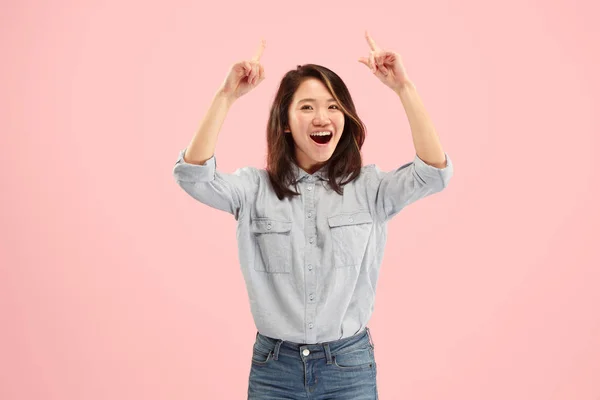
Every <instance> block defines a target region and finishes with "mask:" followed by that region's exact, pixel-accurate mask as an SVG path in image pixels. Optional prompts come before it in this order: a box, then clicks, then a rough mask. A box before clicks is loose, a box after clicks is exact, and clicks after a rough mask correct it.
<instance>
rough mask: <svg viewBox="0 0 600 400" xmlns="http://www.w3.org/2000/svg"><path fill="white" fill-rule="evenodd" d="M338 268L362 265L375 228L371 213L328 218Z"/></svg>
mask: <svg viewBox="0 0 600 400" xmlns="http://www.w3.org/2000/svg"><path fill="white" fill-rule="evenodd" d="M327 220H328V223H329V228H330V231H331V240H332V246H333V265H334V266H335V267H336V268H341V267H355V266H359V265H360V264H361V263H362V259H363V257H364V255H365V251H366V249H367V243H368V242H369V237H370V235H371V229H372V227H373V218H372V217H371V214H370V213H369V211H356V212H347V213H341V214H336V215H331V216H330V217H328V219H327Z"/></svg>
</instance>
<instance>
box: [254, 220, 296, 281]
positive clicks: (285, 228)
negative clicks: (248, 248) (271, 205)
mask: <svg viewBox="0 0 600 400" xmlns="http://www.w3.org/2000/svg"><path fill="white" fill-rule="evenodd" d="M291 230H292V222H291V221H279V220H274V219H270V218H258V219H254V220H252V222H251V224H250V231H251V232H252V233H253V234H254V238H255V240H256V247H258V248H257V249H256V251H255V258H254V269H255V270H257V271H264V272H268V273H290V271H291V270H292V236H291Z"/></svg>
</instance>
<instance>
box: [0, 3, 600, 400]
mask: <svg viewBox="0 0 600 400" xmlns="http://www.w3.org/2000/svg"><path fill="white" fill-rule="evenodd" d="M52 3H53V4H49V2H48V3H45V2H32V1H20V2H17V1H12V2H3V4H2V18H1V19H2V23H1V24H0V32H1V36H0V39H1V43H2V47H1V50H2V60H3V61H2V63H1V65H0V79H1V82H0V83H1V87H2V90H1V93H2V94H1V95H0V96H1V103H0V106H1V107H0V124H1V126H0V132H1V134H0V140H1V141H0V152H1V154H0V177H1V185H2V191H1V192H2V195H1V196H0V202H1V203H0V204H1V207H0V323H1V326H0V398H1V399H3V400H16V399H36V400H38V399H39V400H42V399H43V400H55V399H56V400H75V399H78V400H79V399H86V400H96V399H111V400H114V399H145V400H146V399H147V400H155V399H180V400H184V399H208V398H211V399H212V398H215V399H216V398H223V399H242V398H246V397H245V396H246V390H247V384H248V373H249V370H250V357H251V352H252V344H253V342H254V336H255V333H256V331H255V328H254V324H253V322H252V318H251V315H250V310H249V306H248V301H247V295H246V291H245V286H244V282H243V279H242V275H241V272H240V270H239V264H238V258H237V253H236V243H235V220H234V219H233V216H231V215H229V214H226V213H224V212H221V211H217V210H213V209H210V208H208V207H206V206H204V205H202V204H201V203H198V202H196V201H195V200H193V199H192V198H191V197H189V196H188V195H186V194H185V193H184V192H183V190H182V189H180V188H179V187H178V186H177V184H176V183H175V181H174V179H173V176H172V168H173V166H174V163H175V160H176V158H177V155H178V152H179V150H181V149H182V148H183V147H185V146H186V145H187V144H188V143H189V141H190V140H191V138H192V136H193V135H194V133H195V132H196V130H197V128H198V126H199V122H200V120H201V118H202V117H203V115H204V112H205V111H206V109H207V106H208V104H209V102H210V100H211V98H212V95H213V94H214V92H215V91H216V89H217V88H218V86H219V85H220V84H221V82H222V81H223V79H224V78H225V75H226V73H227V70H228V68H229V67H230V66H231V64H232V63H234V62H236V61H239V60H241V59H247V58H250V57H251V56H252V55H253V53H254V51H255V49H256V48H257V46H258V44H259V40H260V38H261V37H264V38H266V40H267V49H266V50H265V53H264V56H263V58H262V62H263V65H264V67H265V71H266V75H267V79H266V80H265V81H264V82H263V83H262V84H261V85H260V86H259V87H258V88H257V89H255V90H254V91H253V92H251V93H249V94H248V95H246V96H244V97H243V98H241V99H240V100H239V102H238V103H236V104H235V105H234V106H233V108H232V109H231V112H230V115H229V116H228V118H227V120H226V122H225V124H224V126H223V129H222V131H221V135H220V137H219V142H218V146H217V155H218V159H219V167H220V169H221V170H222V171H224V172H232V171H233V170H235V169H236V168H239V167H242V166H246V165H251V166H256V167H264V159H265V154H266V149H265V143H266V140H265V125H266V120H267V116H268V110H269V107H270V104H271V101H272V98H273V96H274V94H275V89H276V86H277V84H278V82H279V80H280V79H281V77H282V76H283V74H284V73H285V72H286V71H287V70H289V69H291V68H294V67H295V66H296V65H297V64H302V63H309V62H314V63H319V64H323V65H325V66H328V67H329V68H331V69H333V70H334V71H336V72H337V73H338V74H339V75H340V76H341V77H342V79H344V80H345V81H346V83H347V85H348V87H349V89H350V91H351V93H352V95H353V97H354V100H355V102H356V106H357V108H358V112H359V114H360V116H361V117H362V118H363V120H364V122H365V123H366V125H367V127H368V132H367V134H368V136H367V141H366V143H365V146H364V148H363V150H364V152H363V154H364V161H365V163H366V164H369V163H376V164H378V165H379V166H380V167H381V168H382V169H386V170H391V169H393V168H395V167H398V166H400V165H401V164H404V163H405V162H408V161H411V160H412V158H413V157H414V148H413V147H412V140H411V134H410V130H409V127H408V123H407V121H406V117H405V114H404V111H403V110H402V107H401V103H400V101H399V100H398V98H397V97H395V95H394V93H393V92H392V91H391V90H390V89H388V88H387V87H386V86H384V85H383V84H382V83H381V82H379V80H377V78H376V77H374V76H373V75H372V74H371V73H370V71H369V70H368V68H367V67H365V66H364V65H362V64H360V63H359V62H358V61H357V59H358V58H359V57H361V56H366V55H368V46H367V43H366V41H365V39H364V37H363V33H364V30H365V29H368V30H369V31H370V32H371V34H372V36H373V38H374V39H375V41H376V42H377V43H378V44H379V45H380V46H381V47H383V48H389V49H392V50H395V51H397V52H399V53H400V54H401V55H402V57H403V60H404V64H405V66H406V68H407V70H408V72H409V75H410V76H411V78H412V79H413V81H414V82H415V84H416V86H417V89H418V90H419V93H420V94H421V96H422V98H423V100H424V102H425V104H426V106H427V109H428V111H429V113H430V115H431V116H432V118H433V120H434V123H435V125H436V127H437V130H438V132H439V135H440V137H441V140H442V144H443V146H444V150H445V151H447V152H448V154H449V155H450V156H451V157H452V159H453V161H454V163H455V176H454V177H453V179H452V182H451V184H450V186H449V187H448V189H447V190H445V191H444V192H442V193H439V194H437V195H434V196H431V197H429V198H426V199H423V200H421V201H419V202H417V203H415V204H413V205H411V206H409V207H408V208H406V209H405V210H404V211H403V212H402V213H400V214H399V215H398V216H396V217H395V218H394V219H393V220H392V222H391V223H390V225H389V239H388V240H389V241H388V246H387V250H386V254H385V258H384V263H383V265H382V275H381V280H380V283H379V286H378V295H377V303H376V311H375V314H374V316H373V318H372V320H371V322H370V326H371V329H372V334H373V339H374V341H375V352H376V353H375V354H376V358H377V362H378V367H379V371H378V372H379V373H378V383H379V392H380V397H381V398H382V399H411V400H429V399H431V400H433V399H436V400H437V399H461V400H475V399H477V400H479V399H486V400H500V399H502V400H505V399H511V400H517V399H519V400H520V399H523V400H525V399H527V400H530V399H535V400H538V399H540V400H541V399H544V400H547V399H552V400H554V399H565V400H567V399H568V400H573V399H575V400H597V399H600V289H599V287H600V271H599V266H600V252H599V240H598V236H599V235H598V228H599V227H600V213H599V211H598V205H599V204H600V195H599V189H598V184H599V183H600V180H599V179H598V173H597V169H598V147H599V145H600V141H599V139H598V133H599V127H600V126H599V123H598V117H597V115H598V114H597V113H598V108H599V104H598V93H599V91H600V80H599V78H598V70H599V67H600V65H599V62H598V61H599V60H598V58H599V57H598V48H597V47H594V43H596V46H597V45H598V43H599V39H600V34H599V30H598V23H597V21H596V17H597V15H598V12H599V10H598V6H597V5H595V4H594V2H593V1H591V0H590V1H576V2H570V1H566V0H560V1H553V2H552V3H551V4H548V2H544V1H521V0H520V1H516V0H508V1H503V2H481V1H474V0H470V1H456V2H444V1H413V2H398V1H386V2H361V3H358V2H357V3H354V4H352V3H348V2H345V1H344V2H341V1H324V2H311V1H308V2H293V3H292V2H290V3H289V4H288V3H282V2H279V1H271V2H264V1H263V2H261V1H258V2H257V1H255V2H234V3H232V2H229V1H222V2H216V4H211V5H210V6H206V5H202V4H201V3H200V2H183V1H169V2H163V4H156V3H153V2H148V1H143V2H142V1H129V2H127V3H125V4H123V3H121V2H116V1H111V2H109V1H104V2H101V1H95V2H91V1H87V2H74V1H70V2H66V1H61V2H59V1H54V2H52ZM593 48H596V50H595V51H594V50H593ZM594 110H595V111H594Z"/></svg>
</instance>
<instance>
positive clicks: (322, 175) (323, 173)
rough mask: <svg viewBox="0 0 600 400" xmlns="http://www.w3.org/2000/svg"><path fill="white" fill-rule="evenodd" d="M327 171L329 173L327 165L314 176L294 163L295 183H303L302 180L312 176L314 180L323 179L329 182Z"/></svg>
mask: <svg viewBox="0 0 600 400" xmlns="http://www.w3.org/2000/svg"><path fill="white" fill-rule="evenodd" d="M327 171H328V164H325V165H324V166H323V167H321V169H319V170H318V171H317V172H315V173H314V174H312V175H311V174H309V173H308V172H306V171H305V170H303V169H302V168H300V167H299V166H298V165H296V163H292V172H293V173H294V183H296V182H299V181H301V180H302V179H305V178H306V177H309V176H312V177H313V179H321V180H324V181H329V178H328V176H327Z"/></svg>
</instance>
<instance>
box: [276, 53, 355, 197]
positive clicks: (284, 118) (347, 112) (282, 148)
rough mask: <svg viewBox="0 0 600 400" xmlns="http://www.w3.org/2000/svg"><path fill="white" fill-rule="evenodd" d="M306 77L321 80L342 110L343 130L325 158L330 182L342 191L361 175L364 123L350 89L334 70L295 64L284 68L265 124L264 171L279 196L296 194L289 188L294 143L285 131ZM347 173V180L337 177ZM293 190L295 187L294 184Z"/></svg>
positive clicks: (337, 189) (292, 176)
mask: <svg viewBox="0 0 600 400" xmlns="http://www.w3.org/2000/svg"><path fill="white" fill-rule="evenodd" d="M308 78H316V79H318V80H320V81H321V82H323V84H324V85H325V86H326V87H327V88H328V89H329V91H330V92H331V95H332V96H333V98H334V99H335V100H336V102H337V103H338V105H339V107H340V109H341V111H342V112H343V113H344V131H343V132H342V136H341V137H340V140H339V142H338V144H337V146H336V148H335V151H334V152H333V154H332V155H331V157H330V158H329V160H327V163H326V164H327V166H328V178H329V186H330V187H331V188H332V189H333V190H335V191H336V192H337V193H338V194H342V191H343V189H342V186H343V185H345V184H347V183H349V182H352V181H353V180H354V179H356V178H358V176H359V175H360V170H361V167H362V156H361V154H360V149H361V148H362V145H363V143H364V141H365V136H366V127H365V125H364V124H363V123H362V121H361V120H360V118H359V117H358V115H357V113H356V108H355V107H354V102H353V101H352V97H351V96H350V92H349V91H348V88H347V87H346V84H345V83H344V82H343V81H342V79H341V78H340V77H339V76H338V75H337V74H336V73H335V72H333V71H331V70H330V69H328V68H325V67H323V66H321V65H316V64H305V65H298V67H297V68H296V69H294V70H291V71H289V72H287V73H286V74H285V75H284V77H283V79H282V80H281V83H280V85H279V89H278V90H277V93H276V95H275V99H274V100H273V105H272V106H271V111H270V115H269V123H268V125H267V168H266V170H267V172H268V173H269V179H270V181H271V185H272V186H273V189H274V190H275V193H276V194H277V197H278V198H279V200H282V199H283V198H284V197H287V196H290V197H291V196H295V195H299V194H300V193H298V192H297V191H293V190H291V189H290V186H291V184H292V183H294V182H293V179H294V175H293V169H292V163H295V164H297V162H296V160H295V143H294V139H293V137H292V134H291V133H284V131H285V129H286V128H287V127H289V121H288V110H289V108H290V105H291V103H292V99H293V97H294V94H295V93H296V90H297V89H298V87H299V86H300V85H301V84H302V82H304V81H305V80H306V79H308ZM345 176H349V178H348V180H347V181H344V182H342V181H340V182H339V183H338V178H343V177H345ZM295 188H296V190H297V187H296V186H295Z"/></svg>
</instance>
